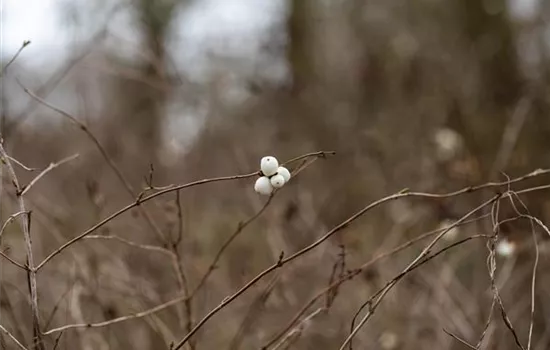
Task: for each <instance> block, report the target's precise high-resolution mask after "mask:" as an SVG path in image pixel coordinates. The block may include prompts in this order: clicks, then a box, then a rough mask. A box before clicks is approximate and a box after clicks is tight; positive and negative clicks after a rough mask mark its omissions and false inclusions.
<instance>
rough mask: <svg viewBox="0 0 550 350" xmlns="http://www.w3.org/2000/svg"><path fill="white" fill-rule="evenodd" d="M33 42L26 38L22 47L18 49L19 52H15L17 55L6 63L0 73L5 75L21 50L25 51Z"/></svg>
mask: <svg viewBox="0 0 550 350" xmlns="http://www.w3.org/2000/svg"><path fill="white" fill-rule="evenodd" d="M30 44H31V42H30V40H25V41H23V44H22V45H21V47H20V48H19V50H17V52H16V53H15V55H13V57H12V58H11V60H10V61H9V62H8V63H6V65H5V66H4V68H2V72H1V73H0V77H3V76H4V74H6V72H7V71H8V67H9V66H10V65H11V64H12V63H13V62H14V61H15V60H16V59H17V57H18V56H19V54H20V53H21V51H23V50H24V49H25V48H26V47H27V46H29V45H30Z"/></svg>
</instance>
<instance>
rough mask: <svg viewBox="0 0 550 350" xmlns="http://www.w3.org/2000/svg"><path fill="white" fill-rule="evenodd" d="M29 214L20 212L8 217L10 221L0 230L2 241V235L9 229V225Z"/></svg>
mask: <svg viewBox="0 0 550 350" xmlns="http://www.w3.org/2000/svg"><path fill="white" fill-rule="evenodd" d="M23 214H27V212H24V211H20V212H18V213H15V214H12V215H10V216H9V217H8V219H7V220H6V221H5V222H4V224H3V225H2V228H1V229H0V239H2V234H3V233H4V230H5V229H6V228H7V227H8V225H9V224H11V223H12V222H13V221H15V219H16V218H17V217H18V216H19V215H23Z"/></svg>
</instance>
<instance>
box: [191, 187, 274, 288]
mask: <svg viewBox="0 0 550 350" xmlns="http://www.w3.org/2000/svg"><path fill="white" fill-rule="evenodd" d="M273 196H274V195H271V196H269V198H268V199H267V201H266V202H265V204H264V205H263V206H262V208H261V209H260V210H258V211H257V212H256V213H255V214H254V215H252V216H251V217H250V218H248V219H247V220H246V221H244V222H240V223H239V224H238V226H237V229H236V230H235V232H233V234H231V236H229V237H228V238H227V239H226V241H225V242H224V244H222V246H221V248H220V249H219V250H218V253H217V254H216V256H215V257H214V259H213V260H212V262H211V263H210V265H209V266H208V270H207V271H206V273H205V274H204V275H203V276H202V278H201V280H200V282H199V283H198V284H197V286H196V287H195V289H194V290H193V292H192V293H191V297H193V296H195V295H196V294H197V292H198V291H199V290H200V289H201V287H202V286H203V285H204V283H205V282H206V280H207V279H208V277H209V276H210V275H211V274H212V272H213V271H214V270H215V269H216V267H217V265H218V261H220V258H221V256H222V255H223V253H224V252H225V250H226V249H227V247H229V245H230V244H231V242H233V240H235V238H237V236H238V235H239V234H240V233H241V232H242V231H243V230H244V229H245V228H246V227H247V226H248V225H250V224H251V223H252V222H254V221H255V220H256V219H257V218H258V217H260V216H261V215H262V213H263V212H264V211H265V210H266V209H267V207H268V206H269V204H270V203H271V200H272V199H273Z"/></svg>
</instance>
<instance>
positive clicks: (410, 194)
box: [174, 169, 550, 350]
mask: <svg viewBox="0 0 550 350" xmlns="http://www.w3.org/2000/svg"><path fill="white" fill-rule="evenodd" d="M548 173H550V169H537V170H535V171H532V172H530V173H528V174H526V175H523V176H520V177H518V178H515V179H512V180H509V181H504V182H488V183H485V184H482V185H478V186H470V187H466V188H463V189H461V190H458V191H455V192H450V193H445V194H433V193H422V192H407V190H404V191H401V192H399V193H396V194H393V195H390V196H388V197H385V198H382V199H380V200H377V201H375V202H373V203H371V204H369V205H368V206H366V207H365V208H363V209H361V210H360V211H359V212H357V213H355V214H354V215H352V216H351V217H350V218H348V219H347V220H345V221H344V222H342V223H341V224H339V225H337V226H336V227H334V228H333V229H332V230H330V231H329V232H327V233H326V234H325V235H323V236H322V237H321V238H319V239H318V240H317V241H315V242H314V243H312V244H311V245H309V246H307V247H305V248H303V249H302V250H300V251H298V252H296V253H294V254H293V255H291V256H290V257H288V258H286V259H285V258H281V259H279V261H277V262H276V263H275V264H273V265H272V266H270V267H268V268H267V269H265V270H264V271H262V272H261V273H259V274H258V275H256V276H255V277H254V278H253V279H251V280H250V281H249V282H248V283H246V284H245V285H244V286H243V287H241V288H240V289H239V290H238V291H236V292H235V293H234V294H232V295H230V296H228V297H226V298H225V299H224V300H222V302H221V303H220V304H218V306H216V307H215V308H214V309H212V310H211V311H210V312H209V313H207V314H206V315H205V316H204V317H203V318H202V319H201V320H200V321H199V323H198V324H197V325H196V326H195V327H194V328H193V330H192V331H191V332H189V333H188V334H187V335H186V336H185V337H184V338H183V339H181V340H180V341H179V342H178V343H177V344H176V345H175V348H174V350H177V349H180V348H181V347H182V346H183V344H185V343H186V342H187V341H188V340H189V338H190V337H191V336H192V335H193V334H194V333H196V332H197V331H198V330H199V329H200V327H202V326H203V325H204V324H205V323H206V322H207V321H208V320H209V319H210V318H211V317H212V316H214V315H215V314H216V313H218V312H219V311H220V310H222V309H223V308H225V307H226V306H227V305H228V304H230V303H231V302H232V301H233V300H235V299H236V298H237V297H238V296H240V295H241V294H243V293H244V292H245V291H246V290H248V289H249V288H250V287H252V286H253V285H254V284H255V283H256V282H258V281H259V280H260V279H262V278H263V277H265V276H266V275H268V274H270V273H271V272H273V271H275V270H277V269H278V268H280V267H282V266H283V265H285V264H287V263H289V262H291V261H293V260H294V259H296V258H298V257H300V256H302V255H304V254H306V253H308V252H309V251H311V250H313V249H315V248H316V247H317V246H319V245H320V244H321V243H323V242H324V241H326V240H327V239H329V238H330V237H331V236H332V235H334V234H335V233H337V232H338V231H340V230H342V229H344V228H345V227H347V226H348V225H349V224H351V223H352V222H353V221H355V220H356V219H358V218H359V217H361V216H362V215H363V214H365V213H366V212H367V211H369V210H371V209H373V208H374V207H377V206H379V205H381V204H383V203H385V202H388V201H391V200H395V199H399V198H403V197H425V198H448V197H454V196H458V195H461V194H465V193H471V192H474V191H478V190H481V189H486V188H499V187H502V186H510V185H511V184H513V183H517V182H520V181H523V180H526V179H529V178H533V177H536V176H539V175H543V174H548ZM547 188H550V186H546V187H545V186H541V188H540V189H547ZM520 192H522V193H525V192H530V191H529V189H527V190H522V191H517V193H520ZM498 197H499V196H496V197H495V198H498ZM494 200H496V199H492V200H490V201H489V202H488V203H490V202H492V201H494ZM463 219H465V218H463ZM446 232H447V231H445V232H443V233H441V234H440V235H438V237H437V240H439V239H440V238H441V237H440V236H443V235H444V234H445V233H446ZM434 244H435V243H434ZM392 287H393V286H391V287H390V288H389V289H391V288H392ZM389 289H388V291H389ZM386 293H387V291H386V292H385V293H384V295H385V294H386ZM379 301H381V299H380V300H379ZM369 318H370V316H369ZM367 319H368V318H367ZM365 321H366V320H365Z"/></svg>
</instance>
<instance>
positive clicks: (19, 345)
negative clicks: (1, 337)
mask: <svg viewBox="0 0 550 350" xmlns="http://www.w3.org/2000/svg"><path fill="white" fill-rule="evenodd" d="M0 331H2V332H3V333H4V334H6V335H7V336H8V337H9V338H10V339H11V340H12V341H13V342H14V343H15V345H17V346H18V347H19V349H21V350H29V349H27V348H26V347H25V346H24V345H23V344H21V342H20V341H19V340H17V338H16V337H15V336H14V335H13V334H11V333H10V332H9V331H8V330H7V329H6V328H5V327H4V326H2V325H1V324H0Z"/></svg>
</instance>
